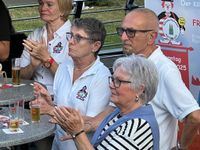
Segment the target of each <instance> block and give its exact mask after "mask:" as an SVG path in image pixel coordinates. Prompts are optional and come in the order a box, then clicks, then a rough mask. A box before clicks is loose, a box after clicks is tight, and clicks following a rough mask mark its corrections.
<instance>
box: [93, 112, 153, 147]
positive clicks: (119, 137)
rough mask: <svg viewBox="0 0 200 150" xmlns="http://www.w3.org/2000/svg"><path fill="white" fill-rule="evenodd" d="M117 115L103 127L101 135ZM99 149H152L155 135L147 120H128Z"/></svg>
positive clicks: (114, 120)
mask: <svg viewBox="0 0 200 150" xmlns="http://www.w3.org/2000/svg"><path fill="white" fill-rule="evenodd" d="M119 118H120V116H119V115H117V116H115V117H114V118H113V119H112V120H110V121H109V122H108V124H107V125H106V126H105V127H104V128H103V130H102V132H101V135H102V134H103V133H104V132H105V131H106V130H107V129H108V128H109V127H110V126H111V125H113V124H114V123H115V122H116V121H117V120H118V119H119ZM96 149H98V150H152V149H153V135H152V130H151V128H150V125H149V123H148V122H147V121H146V120H143V119H140V118H136V119H132V120H128V121H126V122H125V123H123V124H121V126H119V127H117V128H116V129H115V130H114V131H112V132H111V133H109V134H108V136H107V137H106V138H105V139H104V140H103V141H102V142H101V143H100V144H99V145H98V146H97V148H96Z"/></svg>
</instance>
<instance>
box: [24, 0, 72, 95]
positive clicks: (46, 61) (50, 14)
mask: <svg viewBox="0 0 200 150" xmlns="http://www.w3.org/2000/svg"><path fill="white" fill-rule="evenodd" d="M38 2H39V14H40V18H41V19H42V20H43V21H44V22H45V25H44V26H43V27H40V28H37V29H35V30H34V31H33V32H32V33H31V34H30V35H29V36H28V38H27V40H24V43H23V44H24V46H25V49H24V51H23V54H22V56H21V67H22V68H21V77H22V78H24V79H33V80H35V81H38V82H40V83H42V84H43V85H45V86H46V87H47V89H48V91H49V92H50V94H51V95H53V89H52V88H53V78H54V74H55V72H56V70H57V67H58V65H59V64H61V63H62V62H63V61H65V60H67V59H69V56H68V41H67V40H66V33H67V32H70V29H71V23H70V21H69V19H68V17H69V14H70V12H71V9H72V0H39V1H38Z"/></svg>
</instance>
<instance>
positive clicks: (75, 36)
mask: <svg viewBox="0 0 200 150" xmlns="http://www.w3.org/2000/svg"><path fill="white" fill-rule="evenodd" d="M71 38H73V40H74V42H75V43H79V42H80V41H81V40H89V41H92V40H93V39H91V38H88V37H83V36H81V35H79V34H75V35H74V34H73V33H72V32H67V33H66V39H67V40H68V41H69V40H70V39H71Z"/></svg>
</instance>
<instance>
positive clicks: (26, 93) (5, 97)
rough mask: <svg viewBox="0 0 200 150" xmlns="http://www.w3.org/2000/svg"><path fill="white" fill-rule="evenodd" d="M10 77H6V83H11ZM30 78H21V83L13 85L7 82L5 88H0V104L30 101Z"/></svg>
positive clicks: (31, 83)
mask: <svg viewBox="0 0 200 150" xmlns="http://www.w3.org/2000/svg"><path fill="white" fill-rule="evenodd" d="M11 80H12V79H11V78H8V83H11ZM33 82H34V81H32V80H21V84H20V85H17V86H13V87H9V86H12V85H11V84H8V86H7V87H5V86H4V87H5V88H2V87H1V88H0V105H7V104H9V103H10V102H12V101H17V100H22V99H24V101H30V100H33V99H34V92H33Z"/></svg>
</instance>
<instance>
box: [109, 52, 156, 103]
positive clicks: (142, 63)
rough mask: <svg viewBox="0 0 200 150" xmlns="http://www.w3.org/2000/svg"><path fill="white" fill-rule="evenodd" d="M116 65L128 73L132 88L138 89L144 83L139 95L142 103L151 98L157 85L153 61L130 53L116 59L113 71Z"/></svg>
mask: <svg viewBox="0 0 200 150" xmlns="http://www.w3.org/2000/svg"><path fill="white" fill-rule="evenodd" d="M118 67H120V68H121V69H122V70H123V71H125V72H126V73H127V74H128V75H129V81H131V83H130V84H131V88H133V90H135V91H138V90H139V88H140V87H141V85H144V92H143V93H142V94H141V95H140V96H139V98H140V99H142V100H143V103H144V104H146V103H148V102H149V101H151V100H152V99H153V97H154V96H155V94H156V91H157V86H158V73H157V70H156V66H155V65H154V64H153V62H151V61H150V60H148V59H147V58H145V57H143V56H141V55H130V56H127V57H122V58H119V59H117V60H116V61H115V62H114V65H113V71H115V70H116V69H117V68H118Z"/></svg>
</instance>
